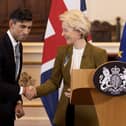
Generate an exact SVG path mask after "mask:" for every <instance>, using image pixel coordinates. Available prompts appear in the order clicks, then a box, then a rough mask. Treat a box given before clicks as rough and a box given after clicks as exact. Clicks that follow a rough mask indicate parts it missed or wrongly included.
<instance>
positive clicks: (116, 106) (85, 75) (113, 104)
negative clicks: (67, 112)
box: [71, 69, 126, 126]
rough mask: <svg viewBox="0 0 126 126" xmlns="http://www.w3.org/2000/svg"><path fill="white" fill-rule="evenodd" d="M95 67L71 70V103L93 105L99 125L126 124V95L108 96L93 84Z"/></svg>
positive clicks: (117, 125) (122, 125)
mask: <svg viewBox="0 0 126 126" xmlns="http://www.w3.org/2000/svg"><path fill="white" fill-rule="evenodd" d="M94 71H95V69H80V70H72V73H71V89H72V97H71V103H72V104H75V105H88V104H89V105H95V108H96V112H97V115H98V119H99V124H100V126H126V95H125V96H108V95H105V94H103V93H101V92H100V91H98V90H97V89H96V88H95V86H94V84H93V73H94Z"/></svg>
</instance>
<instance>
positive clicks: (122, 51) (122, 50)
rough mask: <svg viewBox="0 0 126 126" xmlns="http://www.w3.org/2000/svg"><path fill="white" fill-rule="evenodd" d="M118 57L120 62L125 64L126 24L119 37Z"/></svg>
mask: <svg viewBox="0 0 126 126" xmlns="http://www.w3.org/2000/svg"><path fill="white" fill-rule="evenodd" d="M119 57H120V58H119V60H120V61H123V62H126V23H125V26H124V29H123V33H122V37H121V42H120V49H119Z"/></svg>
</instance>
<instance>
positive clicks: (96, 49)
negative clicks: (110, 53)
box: [88, 43, 106, 52]
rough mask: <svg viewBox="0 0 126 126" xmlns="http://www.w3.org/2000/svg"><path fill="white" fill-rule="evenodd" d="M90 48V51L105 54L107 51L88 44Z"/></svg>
mask: <svg viewBox="0 0 126 126" xmlns="http://www.w3.org/2000/svg"><path fill="white" fill-rule="evenodd" d="M88 46H89V47H90V49H91V50H92V51H95V52H105V51H106V50H105V49H103V48H100V47H97V46H95V45H93V44H91V43H88Z"/></svg>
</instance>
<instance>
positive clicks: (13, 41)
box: [7, 30, 20, 48]
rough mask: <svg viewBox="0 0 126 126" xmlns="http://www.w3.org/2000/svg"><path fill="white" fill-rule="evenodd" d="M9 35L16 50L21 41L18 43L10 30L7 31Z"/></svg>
mask: <svg viewBox="0 0 126 126" xmlns="http://www.w3.org/2000/svg"><path fill="white" fill-rule="evenodd" d="M7 34H8V36H9V38H10V40H11V43H12V46H13V48H14V47H15V46H16V45H17V44H19V43H20V42H19V41H18V42H16V40H15V39H14V37H13V36H12V34H11V32H10V30H8V31H7Z"/></svg>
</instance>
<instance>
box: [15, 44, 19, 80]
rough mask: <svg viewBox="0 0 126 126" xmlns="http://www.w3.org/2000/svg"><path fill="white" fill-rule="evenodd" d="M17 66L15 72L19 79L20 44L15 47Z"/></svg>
mask: <svg viewBox="0 0 126 126" xmlns="http://www.w3.org/2000/svg"><path fill="white" fill-rule="evenodd" d="M15 64H16V71H15V78H16V79H17V76H18V73H19V67H20V49H19V44H17V45H16V46H15Z"/></svg>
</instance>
